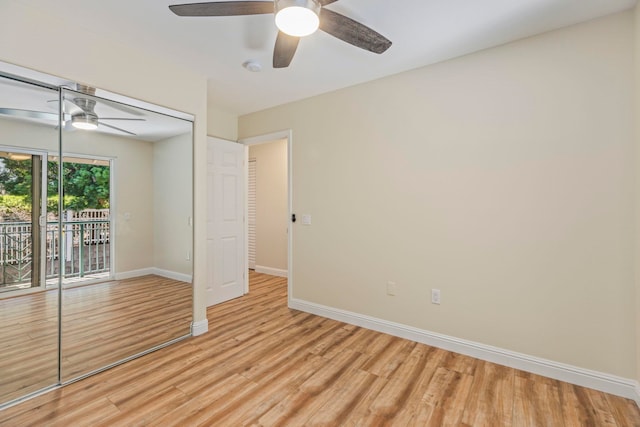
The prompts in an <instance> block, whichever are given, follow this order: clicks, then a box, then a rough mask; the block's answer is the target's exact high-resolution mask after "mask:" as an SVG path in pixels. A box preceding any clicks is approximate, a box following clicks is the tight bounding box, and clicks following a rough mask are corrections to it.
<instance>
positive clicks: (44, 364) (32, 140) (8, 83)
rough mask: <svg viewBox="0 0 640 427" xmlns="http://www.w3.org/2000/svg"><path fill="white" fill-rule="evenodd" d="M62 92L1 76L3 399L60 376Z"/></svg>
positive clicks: (0, 345) (0, 335)
mask: <svg viewBox="0 0 640 427" xmlns="http://www.w3.org/2000/svg"><path fill="white" fill-rule="evenodd" d="M58 99H59V92H58V91H57V90H55V89H49V88H44V87H40V86H37V85H32V84H28V83H24V82H20V81H16V80H13V79H9V78H5V77H0V405H1V404H2V403H5V402H8V401H10V400H13V399H17V398H20V397H22V396H24V395H27V394H29V393H34V392H36V391H38V390H41V389H44V388H47V387H50V386H53V385H56V384H57V383H58V343H59V340H58V337H59V334H58V318H59V316H58V309H59V305H58V301H59V295H58V283H57V272H58V267H59V261H58V258H59V245H60V241H59V230H58V224H57V221H56V215H57V210H58V197H57V189H56V188H55V186H53V185H51V183H52V182H53V181H54V180H55V177H56V172H57V171H56V168H55V166H54V167H53V168H50V166H51V163H50V162H49V161H48V156H49V153H57V152H58V150H59V138H58V136H59V129H58V123H59V111H58Z"/></svg>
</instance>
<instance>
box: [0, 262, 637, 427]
mask: <svg viewBox="0 0 640 427" xmlns="http://www.w3.org/2000/svg"><path fill="white" fill-rule="evenodd" d="M207 315H208V319H209V332H208V333H207V334H204V335H202V336H199V337H194V338H190V339H188V340H185V341H181V342H179V343H177V344H174V345H172V346H170V347H167V348H164V349H162V350H159V351H156V352H154V353H152V354H148V355H146V356H144V357H142V358H139V359H136V360H134V361H131V362H129V363H127V364H124V365H120V366H118V367H115V368H113V369H110V370H109V371H106V372H103V373H101V374H98V375H95V376H93V377H90V378H87V379H84V380H82V381H79V382H76V383H74V384H71V385H69V386H67V387H64V388H62V389H59V390H55V391H53V392H50V393H47V394H45V395H42V396H39V397H37V398H34V399H32V400H30V401H27V402H24V403H22V404H20V405H17V406H14V407H11V408H8V409H6V410H5V411H3V412H0V425H6V426H43V425H46V426H88V425H91V426H141V425H149V426H200V425H203V426H242V425H247V426H280V425H289V426H314V425H316V426H448V425H455V426H619V427H623V426H625V427H626V426H640V411H639V410H638V408H637V407H636V405H635V403H634V402H632V401H630V400H627V399H622V398H619V397H615V396H612V395H608V394H605V393H601V392H597V391H594V390H590V389H586V388H582V387H577V386H573V385H570V384H566V383H562V382H559V381H555V380H552V379H549V378H544V377H540V376H536V375H532V374H528V373H526V372H522V371H517V370H514V369H510V368H506V367H503V366H499V365H495V364H492V363H488V362H484V361H480V360H477V359H473V358H470V357H466V356H462V355H459V354H456V353H451V352H447V351H444V350H440V349H437V348H434V347H429V346H427V345H423V344H418V343H415V342H411V341H407V340H404V339H400V338H396V337H392V336H389V335H385V334H381V333H378V332H373V331H369V330H365V329H362V328H359V327H355V326H351V325H347V324H344V323H340V322H336V321H333V320H329V319H324V318H321V317H318V316H314V315H311V314H307V313H303V312H300V311H295V310H289V309H288V308H287V307H286V281H285V279H281V278H275V277H271V276H266V275H261V274H255V273H252V274H251V292H250V294H249V295H247V296H245V297H242V298H239V299H236V300H233V301H230V302H227V303H223V304H220V305H217V306H215V307H212V308H209V310H208V311H207Z"/></svg>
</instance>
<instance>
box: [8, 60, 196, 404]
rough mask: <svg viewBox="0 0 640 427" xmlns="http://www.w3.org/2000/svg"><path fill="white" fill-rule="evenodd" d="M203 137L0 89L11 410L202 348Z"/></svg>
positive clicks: (145, 119) (16, 87) (136, 117)
mask: <svg viewBox="0 0 640 427" xmlns="http://www.w3.org/2000/svg"><path fill="white" fill-rule="evenodd" d="M0 65H1V64H0ZM70 88H73V89H70ZM123 101H129V102H123ZM192 124H193V123H192V118H191V117H189V116H188V115H185V114H182V113H178V112H172V111H170V110H166V109H164V108H162V107H156V106H153V105H150V104H146V103H142V102H139V101H136V100H131V99H129V98H124V97H122V96H118V95H113V96H112V97H111V94H109V93H107V92H104V91H101V90H99V89H98V90H96V89H94V88H91V87H87V86H83V85H76V84H68V85H65V87H64V88H62V87H60V86H55V85H49V86H47V85H46V84H41V85H38V84H33V82H26V81H21V79H20V78H19V77H15V76H11V78H9V77H8V76H0V279H1V282H0V319H1V320H2V327H1V328H0V407H1V406H2V405H3V404H7V402H10V401H12V400H15V399H18V398H21V397H23V396H26V395H29V394H30V393H33V392H36V391H39V390H42V389H46V388H47V387H55V386H58V385H61V384H65V383H67V382H70V381H73V380H76V379H78V378H81V377H84V376H86V375H90V374H92V373H95V372H98V371H100V370H103V369H106V368H108V367H111V366H113V365H115V364H118V363H122V362H123V361H126V360H129V359H130V358H133V357H136V356H139V355H142V354H144V353H146V352H148V351H151V350H153V349H156V348H158V347H160V346H163V345H167V344H169V343H171V342H173V341H175V340H178V339H181V338H184V337H186V336H189V335H190V330H191V321H192V284H191V283H192V280H191V277H192V271H193V268H192V259H193V257H192V247H193V243H192V242H193V236H192V206H193V197H192V195H193V190H192V187H193V185H192V176H193V174H192V141H193V135H192Z"/></svg>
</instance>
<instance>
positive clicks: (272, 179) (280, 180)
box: [239, 130, 293, 298]
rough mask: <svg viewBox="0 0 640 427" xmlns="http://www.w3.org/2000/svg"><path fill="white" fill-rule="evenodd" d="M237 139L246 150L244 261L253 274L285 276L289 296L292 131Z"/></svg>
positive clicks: (291, 281)
mask: <svg viewBox="0 0 640 427" xmlns="http://www.w3.org/2000/svg"><path fill="white" fill-rule="evenodd" d="M239 142H240V143H242V144H244V145H245V146H247V147H248V149H249V153H248V164H247V168H246V176H247V178H248V179H247V183H248V185H247V196H246V200H247V207H246V217H247V222H246V232H247V258H248V263H247V264H248V266H249V268H250V270H253V271H255V272H257V273H264V274H269V275H272V276H279V277H286V278H287V289H288V292H287V294H288V298H291V294H292V284H293V280H292V270H293V269H292V265H293V258H292V247H293V232H292V227H291V216H292V212H293V196H292V195H293V188H292V173H291V171H292V132H291V131H290V130H286V131H281V132H276V133H272V134H266V135H260V136H256V137H251V138H246V139H242V140H240V141H239ZM252 181H253V182H252ZM250 251H254V254H250V253H249V252H250ZM252 258H253V260H252ZM252 261H253V262H255V264H254V265H253V266H251V265H250V264H249V263H252ZM251 267H253V268H251ZM246 291H247V292H248V291H249V289H248V283H247V290H246Z"/></svg>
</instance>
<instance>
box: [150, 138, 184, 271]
mask: <svg viewBox="0 0 640 427" xmlns="http://www.w3.org/2000/svg"><path fill="white" fill-rule="evenodd" d="M191 159H192V151H191V134H183V135H178V136H175V137H173V138H168V139H165V140H162V141H158V142H155V143H153V188H154V191H153V206H154V209H153V212H154V216H153V229H154V237H155V238H154V251H153V258H154V262H153V266H154V267H156V268H160V269H162V270H167V271H171V272H175V273H181V274H186V275H189V276H190V275H191V274H192V261H191V260H192V259H193V258H192V256H191V254H192V250H193V249H192V237H191V236H192V233H193V228H192V227H191V225H190V224H189V217H191V216H192V204H193V197H192V187H193V186H192V176H191V173H189V170H190V169H191ZM187 253H189V259H187Z"/></svg>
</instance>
